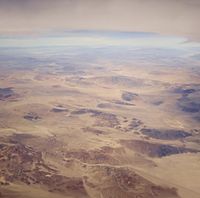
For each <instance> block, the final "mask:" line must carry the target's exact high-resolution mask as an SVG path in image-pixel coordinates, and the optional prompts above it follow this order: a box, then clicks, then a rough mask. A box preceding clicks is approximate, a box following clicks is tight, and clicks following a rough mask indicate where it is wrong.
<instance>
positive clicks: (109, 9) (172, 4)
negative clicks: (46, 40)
mask: <svg viewBox="0 0 200 198" xmlns="http://www.w3.org/2000/svg"><path fill="white" fill-rule="evenodd" d="M66 30H71V31H75V30H89V31H90V30H92V31H93V30H101V31H120V32H121V31H122V32H123V31H124V32H153V33H158V34H161V35H163V36H168V35H169V36H174V37H180V38H186V39H188V40H191V41H197V42H199V41H200V0H0V36H1V37H3V36H4V37H5V36H11V37H14V36H23V35H41V34H43V35H45V34H49V33H52V32H54V33H58V32H64V31H66Z"/></svg>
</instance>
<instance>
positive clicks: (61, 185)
mask: <svg viewBox="0 0 200 198" xmlns="http://www.w3.org/2000/svg"><path fill="white" fill-rule="evenodd" d="M173 50H174V49H170V50H166V49H159V48H155V49H148V48H147V49H134V50H132V49H129V48H126V49H122V48H120V49H119V48H117V47H115V48H111V47H110V48H109V47H108V48H106V49H104V48H100V47H99V48H89V47H88V48H87V47H85V48H81V47H60V48H58V49H57V48H56V47H55V48H53V49H52V48H39V49H35V48H33V49H23V48H22V49H12V50H10V49H1V54H3V55H1V57H0V197H5V198H14V197H15V198H36V197H38V195H39V197H41V198H64V197H65V198H86V197H87V198H199V197H200V186H199V184H200V125H199V121H200V73H199V63H200V59H199V55H198V54H195V53H194V52H193V51H192V50H191V51H190V50H185V51H184V50H177V49H176V50H174V51H173Z"/></svg>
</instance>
